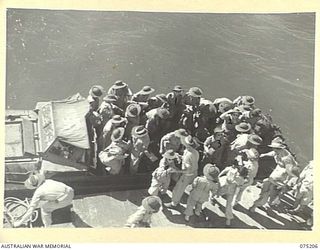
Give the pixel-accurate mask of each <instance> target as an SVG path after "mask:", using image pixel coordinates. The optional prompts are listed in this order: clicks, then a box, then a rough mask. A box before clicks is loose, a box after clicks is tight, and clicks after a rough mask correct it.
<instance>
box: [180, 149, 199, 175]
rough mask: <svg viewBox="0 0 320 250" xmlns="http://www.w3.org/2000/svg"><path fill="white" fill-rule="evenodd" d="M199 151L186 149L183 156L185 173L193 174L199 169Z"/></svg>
mask: <svg viewBox="0 0 320 250" xmlns="http://www.w3.org/2000/svg"><path fill="white" fill-rule="evenodd" d="M198 161H199V152H198V151H197V150H195V149H191V150H189V149H185V150H184V153H183V156H182V170H184V171H186V172H185V173H184V174H185V175H193V174H195V173H197V171H198Z"/></svg>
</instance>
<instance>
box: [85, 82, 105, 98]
mask: <svg viewBox="0 0 320 250" xmlns="http://www.w3.org/2000/svg"><path fill="white" fill-rule="evenodd" d="M103 94H104V89H103V87H102V86H100V85H94V86H92V87H91V89H90V90H89V95H91V96H92V97H95V98H99V97H101V96H102V95H103Z"/></svg>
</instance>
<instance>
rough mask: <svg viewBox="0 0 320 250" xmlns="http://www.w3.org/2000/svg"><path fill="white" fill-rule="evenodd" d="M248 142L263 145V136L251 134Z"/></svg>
mask: <svg viewBox="0 0 320 250" xmlns="http://www.w3.org/2000/svg"><path fill="white" fill-rule="evenodd" d="M248 142H250V143H251V144H254V145H261V143H262V138H261V137H260V136H258V135H255V134H251V135H250V136H249V137H248Z"/></svg>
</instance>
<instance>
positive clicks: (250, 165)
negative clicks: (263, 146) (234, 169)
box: [244, 160, 259, 180]
mask: <svg viewBox="0 0 320 250" xmlns="http://www.w3.org/2000/svg"><path fill="white" fill-rule="evenodd" d="M244 166H245V167H246V168H247V169H248V179H249V180H250V179H252V180H253V179H254V178H256V176H257V173H258V168H259V164H258V161H257V160H248V161H245V162H244Z"/></svg>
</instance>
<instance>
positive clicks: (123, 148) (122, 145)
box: [99, 127, 130, 175]
mask: <svg viewBox="0 0 320 250" xmlns="http://www.w3.org/2000/svg"><path fill="white" fill-rule="evenodd" d="M123 135H124V128H122V127H120V128H116V129H115V130H113V132H112V135H111V141H112V142H111V144H110V145H109V146H108V147H107V148H105V149H104V150H103V151H101V152H100V153H99V159H100V161H101V162H102V164H103V165H104V166H105V169H106V171H107V172H108V173H109V174H111V175H118V174H123V173H124V169H123V166H124V164H125V159H126V158H127V157H128V156H129V154H128V151H129V147H130V143H129V142H125V141H124V140H123V139H122V138H123Z"/></svg>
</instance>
